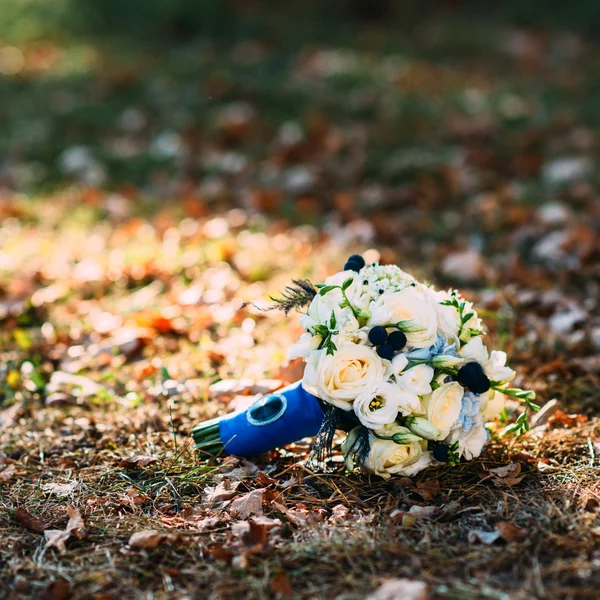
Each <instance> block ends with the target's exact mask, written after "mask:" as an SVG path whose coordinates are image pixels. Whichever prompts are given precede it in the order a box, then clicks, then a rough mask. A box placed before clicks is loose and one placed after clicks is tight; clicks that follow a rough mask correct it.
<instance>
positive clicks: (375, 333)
mask: <svg viewBox="0 0 600 600" xmlns="http://www.w3.org/2000/svg"><path fill="white" fill-rule="evenodd" d="M369 341H370V342H371V344H373V346H381V345H382V344H385V343H386V342H387V341H388V333H387V331H386V329H385V327H381V325H376V326H375V327H373V329H371V331H369Z"/></svg>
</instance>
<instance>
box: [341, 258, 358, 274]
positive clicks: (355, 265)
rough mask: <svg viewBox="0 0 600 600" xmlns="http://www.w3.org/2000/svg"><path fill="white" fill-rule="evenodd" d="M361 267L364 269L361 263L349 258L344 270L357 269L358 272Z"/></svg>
mask: <svg viewBox="0 0 600 600" xmlns="http://www.w3.org/2000/svg"><path fill="white" fill-rule="evenodd" d="M361 269H362V267H361V266H360V263H357V262H356V261H353V260H349V261H348V262H347V263H346V264H345V265H344V271H356V272H357V273H358V272H359V271H360V270H361Z"/></svg>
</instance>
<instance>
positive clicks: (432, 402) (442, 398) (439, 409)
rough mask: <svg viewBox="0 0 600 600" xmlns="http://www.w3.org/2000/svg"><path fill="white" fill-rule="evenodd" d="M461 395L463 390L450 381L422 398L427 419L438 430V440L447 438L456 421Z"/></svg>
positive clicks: (458, 384) (457, 384)
mask: <svg viewBox="0 0 600 600" xmlns="http://www.w3.org/2000/svg"><path fill="white" fill-rule="evenodd" d="M463 395H464V389H463V387H462V386H461V385H460V383H458V382H456V381H451V382H450V383H444V384H443V385H441V386H440V387H439V388H437V390H434V392H433V393H432V394H430V395H429V396H426V397H425V398H424V400H423V403H424V405H425V410H426V411H427V419H428V420H429V422H430V423H431V424H432V425H434V426H435V427H437V428H438V429H439V430H440V437H439V439H444V438H445V437H447V436H448V434H449V433H450V430H451V429H452V426H453V425H454V424H455V423H456V421H457V420H458V416H459V415H460V409H461V406H462V397H463Z"/></svg>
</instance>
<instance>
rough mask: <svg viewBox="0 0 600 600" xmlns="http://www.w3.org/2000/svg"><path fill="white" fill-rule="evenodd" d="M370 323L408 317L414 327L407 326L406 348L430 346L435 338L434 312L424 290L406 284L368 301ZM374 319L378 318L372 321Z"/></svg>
mask: <svg viewBox="0 0 600 600" xmlns="http://www.w3.org/2000/svg"><path fill="white" fill-rule="evenodd" d="M370 310H371V314H372V316H371V320H370V321H369V325H371V326H373V325H386V324H388V323H397V322H399V321H410V322H411V323H412V324H413V325H414V326H415V330H413V331H411V330H407V331H405V333H406V339H407V347H408V348H429V346H432V345H433V344H434V343H435V342H436V340H437V316H436V313H435V310H434V308H433V306H432V305H431V303H430V302H428V301H427V298H426V296H425V293H424V292H423V291H422V290H420V289H417V288H416V287H413V286H409V287H407V288H405V289H403V290H402V291H400V292H388V293H385V294H383V295H382V296H381V297H380V298H379V300H377V301H376V302H375V303H371V306H370ZM375 321H377V322H375Z"/></svg>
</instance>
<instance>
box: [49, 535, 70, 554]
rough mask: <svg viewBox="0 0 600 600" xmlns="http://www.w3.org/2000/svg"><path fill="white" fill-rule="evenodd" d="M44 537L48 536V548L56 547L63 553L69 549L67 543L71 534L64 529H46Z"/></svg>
mask: <svg viewBox="0 0 600 600" xmlns="http://www.w3.org/2000/svg"><path fill="white" fill-rule="evenodd" d="M44 537H45V538H46V548H56V549H57V550H58V551H59V552H60V553H61V554H64V553H65V552H66V551H67V547H66V543H67V540H68V539H69V538H70V537H71V534H70V533H69V532H68V531H63V530H62V529H46V531H44Z"/></svg>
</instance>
